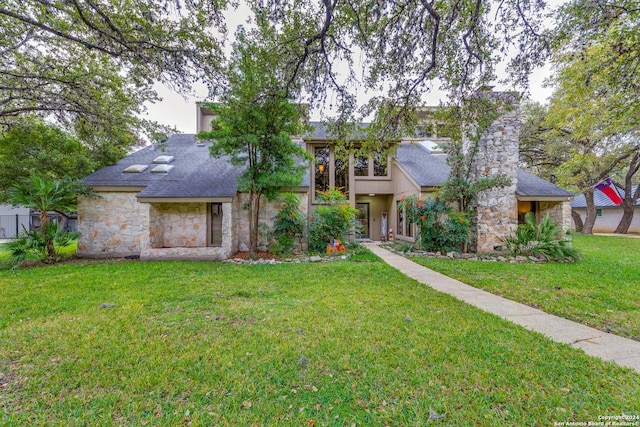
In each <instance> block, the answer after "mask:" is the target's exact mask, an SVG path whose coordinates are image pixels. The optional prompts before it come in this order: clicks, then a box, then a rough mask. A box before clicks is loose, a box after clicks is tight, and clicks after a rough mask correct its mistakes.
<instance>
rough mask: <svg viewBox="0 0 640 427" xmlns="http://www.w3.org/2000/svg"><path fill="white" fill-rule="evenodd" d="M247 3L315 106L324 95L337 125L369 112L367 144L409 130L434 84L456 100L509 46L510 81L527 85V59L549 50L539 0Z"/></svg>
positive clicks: (491, 73)
mask: <svg viewBox="0 0 640 427" xmlns="http://www.w3.org/2000/svg"><path fill="white" fill-rule="evenodd" d="M249 4H250V5H251V7H252V9H253V11H254V13H255V15H256V21H257V23H258V25H259V28H260V29H261V31H262V34H263V37H264V38H265V39H269V40H274V49H273V55H274V56H276V57H278V58H281V60H282V61H283V62H284V63H285V64H286V65H287V66H286V68H285V70H286V73H285V74H284V76H283V80H284V81H285V82H286V83H287V87H290V88H293V89H294V90H298V89H299V88H300V87H302V88H303V89H304V91H305V93H307V94H308V100H309V102H310V103H311V104H312V105H313V106H320V105H325V104H327V103H329V104H331V107H333V111H335V117H333V119H334V120H333V121H332V124H333V125H334V127H333V128H334V130H336V131H337V130H338V129H341V128H342V129H345V128H348V127H349V126H351V124H352V123H354V122H358V121H362V120H359V119H362V118H363V117H367V116H369V115H370V114H372V113H374V114H372V115H373V116H374V122H373V123H372V125H371V126H370V127H369V128H367V130H366V133H367V137H366V138H365V139H364V140H363V144H368V146H367V147H366V150H367V151H368V152H372V151H376V149H379V148H381V144H384V143H385V142H388V141H395V140H397V139H398V138H399V137H401V136H403V135H414V134H415V130H416V127H417V125H418V122H417V120H416V106H418V105H420V104H421V99H422V98H423V95H425V94H426V93H427V92H429V91H431V90H432V89H433V88H435V87H436V86H438V85H439V86H440V87H439V88H440V89H441V90H443V91H446V92H447V93H448V94H449V98H450V101H451V103H453V104H456V105H457V104H459V103H460V101H461V100H463V99H469V98H472V97H473V95H474V94H475V93H476V91H477V89H478V88H479V87H482V86H483V85H486V84H490V82H491V81H492V80H494V79H495V70H496V69H495V66H496V64H497V63H499V62H500V61H501V60H503V59H505V57H506V56H507V55H512V57H513V58H514V60H513V61H512V63H511V67H510V69H511V70H512V71H513V73H512V74H511V75H512V76H514V77H515V78H514V79H513V81H514V82H515V83H516V84H520V85H522V84H525V85H526V81H527V78H526V77H527V75H528V72H529V71H530V69H531V68H533V67H534V66H536V65H537V64H539V63H542V62H543V60H544V58H545V57H546V54H547V44H546V43H547V40H546V38H545V37H543V35H544V34H543V33H544V32H543V30H542V29H541V25H542V23H543V19H544V15H545V14H544V11H543V9H544V7H545V5H544V3H543V2H541V1H536V0H532V1H516V0H507V1H504V2H501V3H500V5H499V6H497V7H495V8H493V7H491V5H490V4H488V3H484V2H482V1H462V2H461V1H457V0H446V1H440V2H426V1H423V2H416V1H413V0H400V1H397V2H395V3H394V4H393V6H390V5H389V3H388V2H386V1H384V0H372V1H369V2H366V3H353V2H350V1H345V0H336V1H329V0H323V1H321V2H318V1H315V0H302V1H292V0H290V1H282V0H267V1H263V0H253V1H250V2H249ZM514 52H515V54H514ZM338 65H340V67H338ZM344 68H348V71H347V72H346V73H345V72H341V71H340V70H344ZM368 90H372V91H376V92H377V93H382V95H380V96H377V97H373V98H371V99H370V100H369V102H368V104H367V105H365V106H364V108H363V109H361V110H360V111H358V108H357V107H358V106H357V101H358V94H360V95H361V94H362V92H363V91H364V92H366V91H368ZM335 134H336V135H341V134H342V132H340V131H337V132H335Z"/></svg>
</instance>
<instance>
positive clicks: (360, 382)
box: [0, 254, 640, 426]
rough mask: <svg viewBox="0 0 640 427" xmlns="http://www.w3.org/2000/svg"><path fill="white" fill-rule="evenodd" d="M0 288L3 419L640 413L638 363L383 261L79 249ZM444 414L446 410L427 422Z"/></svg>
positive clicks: (278, 420)
mask: <svg viewBox="0 0 640 427" xmlns="http://www.w3.org/2000/svg"><path fill="white" fill-rule="evenodd" d="M0 293H1V295H2V304H0V424H2V425H9V426H14V425H15V426H22V425H46V426H49V425H101V426H108V425H168V426H173V425H176V426H177V425H194V426H204V425H222V426H226V425H238V426H245V425H246V426H250V425H294V426H304V425H312V424H315V425H329V426H343V425H347V426H350V425H354V424H355V425H363V426H364V425H366V426H369V425H380V426H383V425H402V426H425V425H427V424H429V425H480V426H496V425H553V422H556V421H557V422H565V421H584V422H587V421H597V417H598V416H600V415H620V414H622V413H624V414H640V375H638V374H637V373H635V372H634V371H631V370H629V369H624V368H621V367H618V366H616V365H613V364H610V363H605V362H603V361H600V360H597V359H594V358H591V357H588V356H586V355H585V354H584V353H582V352H581V351H578V350H574V349H572V348H570V347H569V346H567V345H562V344H557V343H553V342H551V341H549V340H547V339H545V338H544V337H542V336H541V335H538V334H535V333H532V332H529V331H526V330H524V329H523V328H520V327H517V326H515V325H513V324H511V323H509V322H506V321H504V320H502V319H499V318H498V317H496V316H493V315H490V314H486V313H483V312H481V311H479V310H476V309H474V308H472V307H470V306H468V305H466V304H464V303H462V302H459V301H457V300H455V299H453V298H452V297H449V296H447V295H443V294H439V293H437V292H435V291H433V290H431V289H429V288H428V287H426V286H422V285H420V284H418V283H417V282H415V281H413V280H410V279H408V278H406V277H405V276H403V275H401V274H400V273H399V272H397V271H396V270H394V269H392V268H390V267H388V266H386V265H385V264H384V263H382V262H381V261H379V260H378V259H377V258H375V257H374V256H372V255H366V254H365V255H357V256H355V257H353V259H352V260H350V261H336V262H331V263H306V264H287V265H285V264H281V265H252V266H238V265H232V264H222V263H204V262H202V263H196V262H193V263H183V262H157V263H151V262H149V263H143V262H137V261H110V262H95V261H94V262H84V261H75V262H73V263H69V264H64V265H56V266H47V267H40V268H31V269H22V270H10V271H2V272H0ZM101 307H103V308H101ZM430 410H434V411H436V412H437V413H439V414H443V413H446V417H445V418H444V419H442V420H439V421H433V422H431V423H429V422H428V417H429V411H430ZM311 421H313V423H311Z"/></svg>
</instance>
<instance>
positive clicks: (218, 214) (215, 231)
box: [207, 203, 222, 246]
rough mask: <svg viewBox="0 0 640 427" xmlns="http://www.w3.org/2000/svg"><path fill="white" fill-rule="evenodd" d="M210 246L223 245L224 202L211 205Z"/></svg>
mask: <svg viewBox="0 0 640 427" xmlns="http://www.w3.org/2000/svg"><path fill="white" fill-rule="evenodd" d="M208 210H209V241H208V242H207V243H208V244H209V246H222V203H211V204H210V205H209V209H208Z"/></svg>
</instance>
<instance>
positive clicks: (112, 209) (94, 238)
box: [78, 192, 150, 258]
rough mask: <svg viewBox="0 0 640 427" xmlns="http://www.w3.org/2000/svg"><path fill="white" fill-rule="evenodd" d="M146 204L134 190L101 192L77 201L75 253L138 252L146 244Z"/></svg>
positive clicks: (116, 254)
mask: <svg viewBox="0 0 640 427" xmlns="http://www.w3.org/2000/svg"><path fill="white" fill-rule="evenodd" d="M149 210H150V205H148V204H143V203H138V201H137V200H136V193H124V192H104V193H100V198H87V197H81V198H80V199H79V201H78V231H79V232H80V239H79V240H78V256H80V257H85V258H102V257H123V256H131V255H139V254H140V252H141V251H142V250H143V249H146V248H147V247H149Z"/></svg>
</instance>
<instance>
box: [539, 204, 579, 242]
mask: <svg viewBox="0 0 640 427" xmlns="http://www.w3.org/2000/svg"><path fill="white" fill-rule="evenodd" d="M547 213H548V214H549V217H550V218H551V219H552V220H553V221H554V222H555V223H556V224H558V225H560V227H561V228H562V233H563V234H565V233H566V232H567V231H570V230H571V222H572V221H571V202H569V201H564V202H540V217H539V218H538V221H540V220H541V219H542V218H544V217H545V215H546V214H547Z"/></svg>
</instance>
